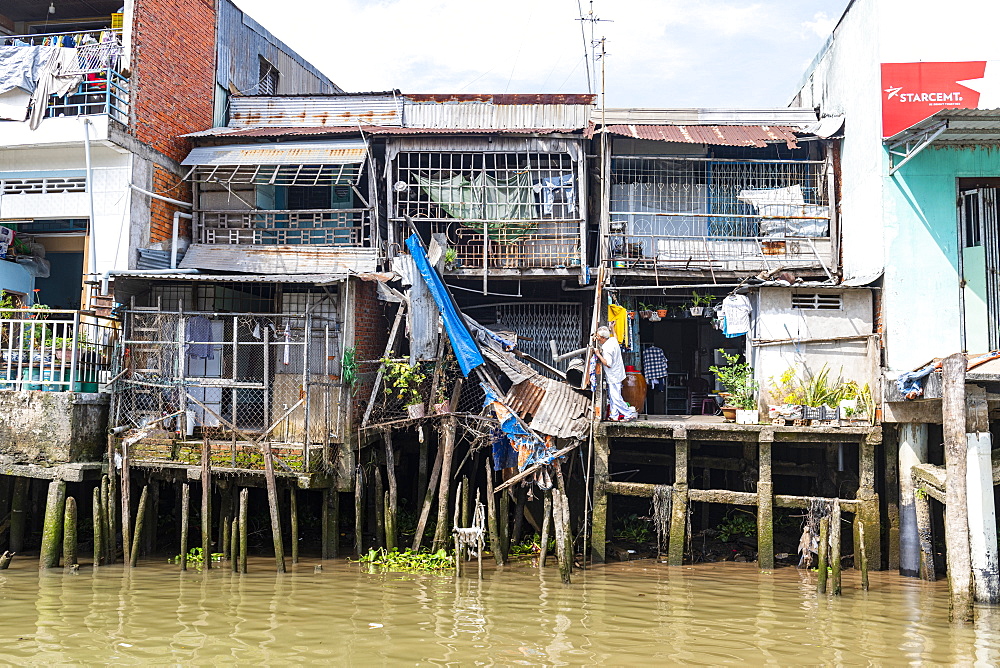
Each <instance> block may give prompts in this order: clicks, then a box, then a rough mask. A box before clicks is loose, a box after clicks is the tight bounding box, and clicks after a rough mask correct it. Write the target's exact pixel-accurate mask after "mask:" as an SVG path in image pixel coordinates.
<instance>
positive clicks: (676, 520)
mask: <svg viewBox="0 0 1000 668" xmlns="http://www.w3.org/2000/svg"><path fill="white" fill-rule="evenodd" d="M678 436H679V435H678ZM685 436H686V434H685ZM689 448H690V443H689V442H688V441H687V439H686V438H677V437H675V439H674V454H675V457H674V485H673V498H672V500H671V511H670V543H669V545H668V546H667V563H668V564H670V565H671V566H680V565H681V564H683V563H684V538H685V533H686V531H687V508H688V453H689Z"/></svg>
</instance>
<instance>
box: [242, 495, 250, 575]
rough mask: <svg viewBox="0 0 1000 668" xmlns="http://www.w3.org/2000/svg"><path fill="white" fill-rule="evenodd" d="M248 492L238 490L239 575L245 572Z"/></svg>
mask: <svg viewBox="0 0 1000 668" xmlns="http://www.w3.org/2000/svg"><path fill="white" fill-rule="evenodd" d="M249 498H250V490H248V489H247V488H246V487H244V488H243V489H241V490H240V573H246V572H247V520H248V517H247V505H248V504H249Z"/></svg>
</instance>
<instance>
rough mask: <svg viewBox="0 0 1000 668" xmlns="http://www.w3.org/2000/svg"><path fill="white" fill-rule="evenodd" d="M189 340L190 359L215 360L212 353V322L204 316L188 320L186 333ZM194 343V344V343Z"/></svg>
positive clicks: (188, 352) (188, 351)
mask: <svg viewBox="0 0 1000 668" xmlns="http://www.w3.org/2000/svg"><path fill="white" fill-rule="evenodd" d="M184 336H185V338H186V339H187V340H188V342H189V343H188V344H187V354H188V355H189V356H190V357H197V358H198V359H203V360H213V359H215V353H213V352H212V347H213V346H212V343H211V341H212V340H213V339H212V321H211V320H209V319H208V318H206V317H205V316H203V315H196V316H194V317H193V318H188V321H187V328H186V331H185V332H184ZM192 342H194V343H192Z"/></svg>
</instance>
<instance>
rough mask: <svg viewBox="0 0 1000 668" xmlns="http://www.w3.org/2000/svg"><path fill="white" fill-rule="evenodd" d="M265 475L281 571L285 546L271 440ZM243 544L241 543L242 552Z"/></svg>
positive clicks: (277, 564) (267, 445)
mask: <svg viewBox="0 0 1000 668" xmlns="http://www.w3.org/2000/svg"><path fill="white" fill-rule="evenodd" d="M264 477H265V479H266V482H267V506H268V508H269V509H270V511H271V537H272V539H273V543H274V564H275V567H276V568H277V570H278V572H279V573H284V572H285V547H284V545H283V544H282V542H281V514H280V513H279V510H278V481H277V480H276V479H275V477H274V455H273V453H272V452H271V442H270V441H269V440H265V441H264ZM242 548H243V546H242V545H240V551H241V552H242Z"/></svg>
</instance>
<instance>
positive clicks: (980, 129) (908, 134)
mask: <svg viewBox="0 0 1000 668" xmlns="http://www.w3.org/2000/svg"><path fill="white" fill-rule="evenodd" d="M885 143H886V146H887V147H888V149H889V153H890V155H891V156H892V162H893V165H892V168H891V169H889V174H890V176H891V175H892V174H895V173H896V171H897V170H898V169H899V168H900V167H902V166H903V165H905V164H906V163H907V162H909V161H910V160H911V159H912V158H914V157H915V156H916V155H917V154H918V153H920V152H921V151H922V150H924V149H925V148H927V147H928V146H930V145H931V144H934V145H936V146H968V145H992V146H996V145H998V144H1000V109H942V110H941V111H939V112H937V113H936V114H934V115H932V116H928V117H927V118H925V119H924V120H922V121H920V122H919V123H914V124H913V125H911V126H910V127H908V128H906V129H905V130H903V131H902V132H897V133H896V134H895V135H893V136H892V137H889V138H888V139H886V140H885Z"/></svg>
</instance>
